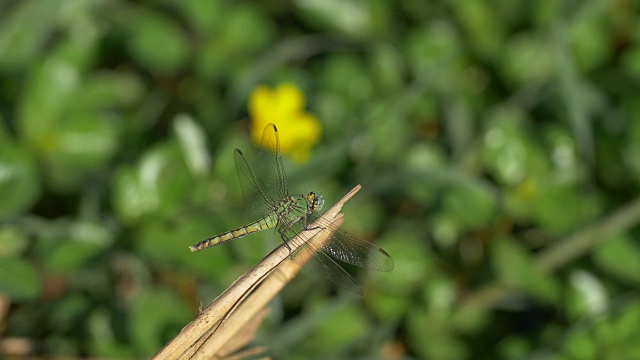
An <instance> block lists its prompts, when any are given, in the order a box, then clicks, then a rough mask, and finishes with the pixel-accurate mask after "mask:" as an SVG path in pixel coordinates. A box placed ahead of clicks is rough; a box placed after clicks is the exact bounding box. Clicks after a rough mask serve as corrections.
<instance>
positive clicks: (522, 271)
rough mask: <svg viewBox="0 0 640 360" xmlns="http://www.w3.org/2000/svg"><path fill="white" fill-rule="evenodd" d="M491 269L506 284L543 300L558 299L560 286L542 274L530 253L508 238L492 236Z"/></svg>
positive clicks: (551, 278)
mask: <svg viewBox="0 0 640 360" xmlns="http://www.w3.org/2000/svg"><path fill="white" fill-rule="evenodd" d="M491 250H492V262H493V269H494V270H495V272H496V273H497V274H498V277H499V278H500V279H501V280H502V281H503V282H504V283H505V284H506V285H508V286H511V287H513V288H515V289H519V290H522V291H525V292H527V293H529V294H530V295H532V296H535V297H537V298H539V299H541V300H544V301H550V302H556V301H558V300H559V299H560V286H559V285H558V284H557V283H556V280H555V279H554V278H553V277H552V276H549V275H547V274H544V273H543V272H542V270H540V269H539V268H538V267H537V266H536V265H535V263H534V262H533V258H532V257H531V255H530V254H529V253H528V252H527V251H526V250H525V248H524V247H522V246H520V245H519V244H518V243H517V241H516V240H514V239H510V238H494V239H493V240H492V244H491Z"/></svg>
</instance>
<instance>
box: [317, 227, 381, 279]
mask: <svg viewBox="0 0 640 360" xmlns="http://www.w3.org/2000/svg"><path fill="white" fill-rule="evenodd" d="M317 217H318V216H317V215H316V214H311V215H309V216H308V218H309V220H307V221H308V223H309V224H311V223H313V222H314V221H316V219H317ZM318 226H320V227H322V228H329V229H331V231H332V233H333V235H332V237H331V240H329V241H327V242H326V243H325V244H324V245H323V246H322V251H324V252H326V253H328V254H329V255H331V256H332V257H334V258H336V259H338V260H340V261H342V262H345V263H347V264H351V265H355V266H359V267H361V268H364V269H369V270H376V271H391V270H393V259H392V258H391V256H389V254H387V252H386V251H384V250H383V249H382V248H380V247H378V246H376V245H374V244H372V243H370V242H368V241H366V240H362V239H358V238H356V237H353V236H351V235H349V234H347V233H346V232H345V231H344V230H342V229H340V228H338V227H336V226H334V225H332V224H329V223H323V222H322V220H321V219H320V220H319V225H318Z"/></svg>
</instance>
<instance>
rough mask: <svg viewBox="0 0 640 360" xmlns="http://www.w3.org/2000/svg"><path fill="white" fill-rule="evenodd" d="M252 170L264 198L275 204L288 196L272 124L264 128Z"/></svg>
mask: <svg viewBox="0 0 640 360" xmlns="http://www.w3.org/2000/svg"><path fill="white" fill-rule="evenodd" d="M254 170H255V172H256V178H257V180H258V181H259V182H260V184H261V189H262V190H263V191H264V193H265V196H267V197H269V198H270V199H273V200H275V202H276V203H277V202H279V201H280V200H282V199H284V198H285V197H286V196H288V195H289V190H288V185H287V175H286V174H285V172H284V165H283V164H282V157H281V156H280V135H279V133H278V129H277V128H276V126H275V125H274V124H269V125H267V126H266V127H265V128H264V132H263V133H262V142H261V143H260V151H259V153H258V162H257V163H256V166H255V167H254Z"/></svg>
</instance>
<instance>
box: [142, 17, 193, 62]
mask: <svg viewBox="0 0 640 360" xmlns="http://www.w3.org/2000/svg"><path fill="white" fill-rule="evenodd" d="M132 25H133V27H132V29H131V34H130V40H129V49H130V51H131V53H132V54H133V56H134V57H135V58H136V59H137V60H138V61H139V62H140V63H141V64H143V65H144V66H148V67H149V68H151V69H153V70H154V71H158V72H161V73H170V74H174V73H177V72H178V71H180V70H181V69H182V68H184V66H185V65H186V62H187V60H188V58H189V53H190V52H191V49H190V45H189V39H188V38H187V36H186V34H185V33H184V32H183V30H182V29H180V27H179V26H178V24H176V23H175V21H174V19H173V18H171V17H168V16H165V15H163V14H161V13H159V12H155V11H152V10H150V9H148V8H145V9H143V10H141V12H140V14H139V16H138V17H137V18H136V21H135V22H133V24H132Z"/></svg>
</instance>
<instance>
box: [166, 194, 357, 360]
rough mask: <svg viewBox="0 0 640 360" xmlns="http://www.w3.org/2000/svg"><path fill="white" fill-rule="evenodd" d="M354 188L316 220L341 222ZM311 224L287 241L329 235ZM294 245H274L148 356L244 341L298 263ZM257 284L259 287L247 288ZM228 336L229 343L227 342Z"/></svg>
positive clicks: (218, 352)
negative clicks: (291, 256) (345, 206)
mask: <svg viewBox="0 0 640 360" xmlns="http://www.w3.org/2000/svg"><path fill="white" fill-rule="evenodd" d="M359 190H360V185H357V186H356V187H355V188H353V189H352V190H351V191H350V192H349V193H347V194H346V195H345V196H344V197H343V198H342V199H340V201H338V202H337V203H336V204H335V205H334V206H332V207H331V208H330V209H329V210H327V211H326V212H325V213H324V214H323V215H322V216H321V217H320V219H319V220H321V221H323V223H329V224H333V225H334V228H337V227H338V226H339V225H340V224H341V222H342V214H340V210H342V206H343V205H344V204H345V203H346V202H347V201H348V200H349V199H350V198H351V197H352V196H353V195H355V193H357V192H358V191H359ZM314 225H315V223H314V224H312V225H311V226H310V228H311V230H306V231H303V232H302V233H300V234H298V235H297V237H299V238H300V240H301V241H290V242H289V243H290V244H291V245H293V244H304V243H305V242H306V241H313V242H314V244H316V246H320V245H321V244H322V243H323V242H326V241H328V240H329V239H330V238H331V235H332V234H331V232H330V230H329V229H326V228H320V227H315V226H314ZM296 249H297V247H295V246H291V248H289V247H287V246H284V244H283V245H281V246H278V247H277V248H276V249H275V250H273V251H272V252H271V253H269V255H267V256H266V257H265V258H264V259H263V260H262V261H261V262H260V263H258V264H257V265H256V266H254V267H253V268H252V269H250V270H249V271H247V272H246V273H245V274H244V275H242V276H241V277H240V278H238V280H236V281H235V282H234V283H233V284H232V285H231V286H230V287H229V288H228V289H227V290H225V291H224V292H223V293H222V294H220V296H218V297H217V298H216V299H215V300H213V301H212V302H211V303H210V304H209V305H208V306H207V307H206V308H205V309H204V310H203V311H202V312H201V313H200V315H199V316H198V317H197V318H196V319H195V320H193V321H192V322H191V323H189V324H188V325H187V326H186V327H184V328H183V329H182V331H181V332H180V333H179V334H178V335H177V336H176V337H175V338H174V339H173V340H171V341H170V342H169V343H167V344H166V345H165V346H164V347H163V348H162V349H161V350H160V351H159V352H158V353H157V354H156V355H155V356H154V357H153V359H193V358H208V359H211V358H214V359H215V358H222V357H225V356H227V355H228V354H230V353H232V352H233V351H235V350H237V349H239V348H240V347H242V346H244V345H246V344H248V343H249V342H250V341H251V340H252V339H253V336H254V334H255V331H256V330H257V328H258V326H259V325H260V323H261V321H262V318H264V316H266V314H267V312H266V310H263V309H264V307H265V306H266V305H267V304H268V303H269V301H271V299H272V298H273V297H274V296H275V295H276V294H278V292H280V291H281V290H282V289H283V288H284V286H285V285H286V284H287V283H288V282H289V281H291V280H292V279H293V278H294V277H295V276H296V275H297V273H298V271H300V267H299V266H298V265H297V264H295V263H294V262H293V261H291V259H290V254H291V253H292V252H294V251H295V250H296ZM263 280H264V281H263ZM259 284H260V287H258V288H257V289H256V290H255V291H253V293H251V291H252V290H253V289H255V288H256V287H257V286H258V285H259ZM250 293H251V295H249V294H250ZM230 342H234V343H235V345H234V346H231V344H230Z"/></svg>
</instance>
